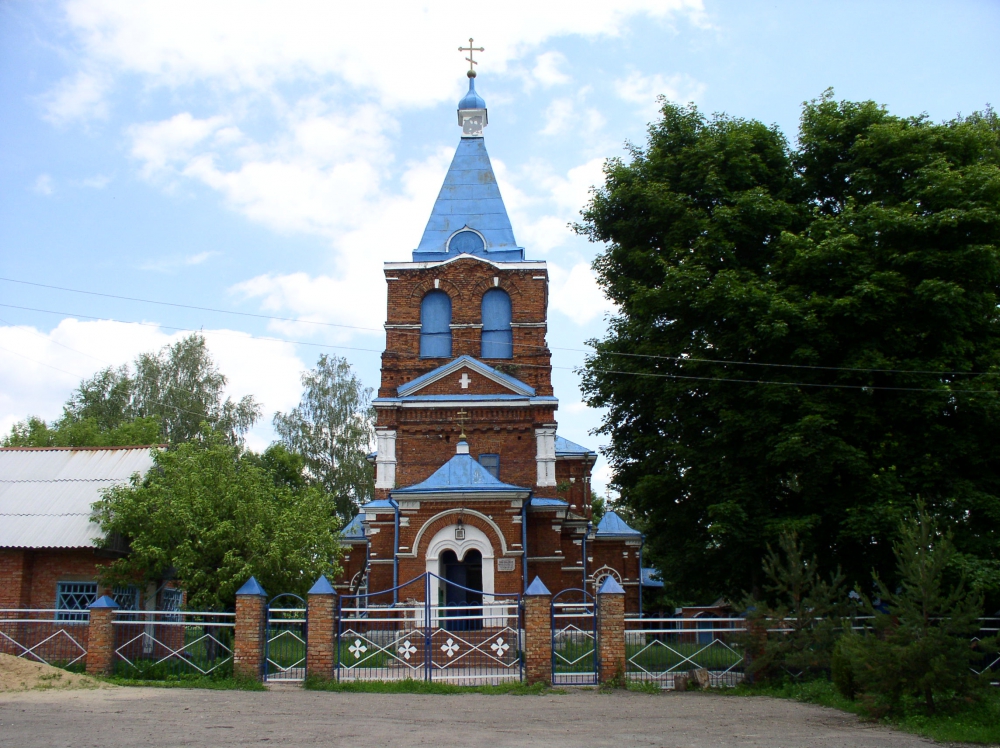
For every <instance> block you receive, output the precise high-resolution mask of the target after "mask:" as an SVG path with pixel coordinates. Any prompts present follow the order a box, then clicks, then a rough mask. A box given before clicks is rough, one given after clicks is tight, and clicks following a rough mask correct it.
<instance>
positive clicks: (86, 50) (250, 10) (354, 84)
mask: <svg viewBox="0 0 1000 748" xmlns="http://www.w3.org/2000/svg"><path fill="white" fill-rule="evenodd" d="M637 15H645V16H647V17H650V18H654V19H658V20H661V21H669V20H671V19H673V18H677V17H685V18H687V19H689V20H691V21H692V22H694V23H700V22H701V21H702V18H703V15H704V11H703V3H702V0H621V1H620V2H615V3H606V2H593V1H591V2H587V3H580V2H579V1H578V0H551V1H550V2H545V3H539V2H536V1H534V0H518V1H512V2H506V3H502V4H498V3H481V4H478V5H469V3H467V2H458V1H457V0H451V1H450V2H446V1H444V0H438V1H437V2H433V3H431V2H427V1H425V2H407V3H402V2H399V3H392V4H390V5H388V6H387V5H386V4H384V3H354V4H343V3H329V2H325V1H324V0H299V1H298V2H292V1H290V2H285V3H282V4H281V6H280V8H279V7H278V6H276V5H275V4H273V3H269V2H264V1H263V0H256V1H254V0H215V1H214V2H211V3H205V2H202V1H201V0H175V2H171V3H122V2H119V1H118V0H70V2H68V3H67V5H66V19H67V21H68V25H69V27H70V28H71V30H72V31H73V32H75V34H76V36H77V39H78V43H79V46H80V48H81V49H82V55H83V58H84V62H85V64H83V65H81V69H82V70H84V71H86V72H80V73H78V74H76V75H75V76H72V77H71V78H70V79H68V80H67V81H65V82H63V83H61V84H60V86H59V87H58V88H57V89H56V90H55V91H53V92H52V93H51V95H50V101H49V112H50V116H51V117H53V118H56V119H61V120H65V119H67V118H69V117H74V116H76V117H85V116H94V115H95V114H98V115H100V114H101V113H102V112H103V111H104V110H105V103H104V100H103V98H102V95H103V94H104V92H105V91H106V90H107V88H108V86H109V84H108V83H107V79H110V78H113V77H115V76H121V75H125V74H134V75H138V76H140V77H141V78H142V80H143V81H144V83H145V84H146V85H148V86H166V87H171V88H174V87H180V86H183V85H186V84H190V83H192V82H200V83H204V82H211V83H212V84H213V85H215V86H218V87H219V88H220V89H221V90H229V91H256V92H261V93H265V94H266V89H267V88H269V87H270V86H272V85H274V84H276V83H280V82H283V81H292V80H309V81H317V80H323V79H326V78H328V77H334V78H336V79H338V80H339V81H342V82H343V83H344V84H346V85H347V86H349V87H350V88H353V89H355V90H358V91H365V92H369V93H370V94H371V95H372V96H374V98H375V99H377V100H378V101H380V102H382V103H383V104H404V105H426V104H430V103H434V102H438V101H442V100H447V99H450V98H453V97H454V96H455V94H456V93H457V91H458V90H459V87H460V86H461V82H460V81H459V80H456V76H455V74H454V73H455V65H456V62H458V61H459V60H460V58H459V57H458V54H457V52H456V47H457V46H458V45H457V44H456V42H457V41H459V40H464V39H466V38H467V34H468V29H469V28H478V29H484V30H488V32H486V33H487V36H485V37H480V38H478V39H477V40H476V44H477V45H480V44H482V46H485V47H486V53H485V54H484V55H483V56H482V58H481V59H482V60H483V61H484V64H486V62H487V61H488V65H489V68H490V69H491V70H494V71H497V72H503V71H504V70H505V69H506V68H507V66H508V65H509V64H511V63H512V62H514V61H516V60H517V59H519V58H520V57H522V56H523V55H524V54H525V53H527V52H530V51H531V50H533V49H534V48H536V47H537V46H538V45H539V44H541V43H542V42H544V41H546V40H548V39H550V38H553V37H559V36H566V35H582V36H588V37H596V36H618V35H620V34H621V33H622V30H623V28H624V26H625V24H626V23H627V22H628V21H629V20H630V19H632V18H633V17H635V16H637ZM527 18H530V21H529V22H526V21H525V19H527ZM546 54H549V53H544V54H543V55H542V56H541V57H542V58H545V59H544V60H540V64H541V68H542V69H541V70H540V71H539V76H540V80H549V81H554V80H555V79H556V78H558V76H559V75H560V73H559V72H558V67H557V65H556V64H555V63H556V58H554V57H548V58H546V57H545V55H546ZM483 69H485V68H483ZM546 76H547V77H546Z"/></svg>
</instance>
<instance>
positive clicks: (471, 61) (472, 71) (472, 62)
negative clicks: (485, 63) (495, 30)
mask: <svg viewBox="0 0 1000 748" xmlns="http://www.w3.org/2000/svg"><path fill="white" fill-rule="evenodd" d="M458 51H459V52H468V53H469V56H468V57H466V58H465V59H466V60H467V61H468V63H469V77H470V78H475V77H476V71H475V69H474V68H473V67H472V66H473V65H478V64H479V62H477V61H476V60H474V59H472V58H473V55H472V53H473V52H485V51H486V48H485V47H473V46H472V37H471V36H470V37H469V46H468V47H459V48H458Z"/></svg>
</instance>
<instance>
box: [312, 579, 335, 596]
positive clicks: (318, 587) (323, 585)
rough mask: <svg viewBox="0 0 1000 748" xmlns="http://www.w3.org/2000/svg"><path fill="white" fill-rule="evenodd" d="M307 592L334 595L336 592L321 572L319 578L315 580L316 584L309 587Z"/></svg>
mask: <svg viewBox="0 0 1000 748" xmlns="http://www.w3.org/2000/svg"><path fill="white" fill-rule="evenodd" d="M308 594H310V595H336V594H337V593H336V592H335V591H334V589H333V585H332V584H330V580H329V579H327V578H326V574H321V575H320V577H319V579H317V580H316V584H314V585H313V586H312V587H310V588H309V592H308Z"/></svg>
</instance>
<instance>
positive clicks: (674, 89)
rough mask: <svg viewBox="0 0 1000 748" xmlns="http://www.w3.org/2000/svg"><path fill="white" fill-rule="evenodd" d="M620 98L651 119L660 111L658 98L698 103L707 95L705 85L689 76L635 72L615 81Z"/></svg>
mask: <svg viewBox="0 0 1000 748" xmlns="http://www.w3.org/2000/svg"><path fill="white" fill-rule="evenodd" d="M615 86H616V88H617V91H618V96H619V97H620V98H621V99H623V100H624V101H627V102H629V103H630V104H635V105H636V106H638V107H639V108H640V109H641V110H642V111H643V112H645V113H646V115H647V116H649V117H650V118H652V117H654V116H655V115H656V112H657V111H659V105H658V104H657V101H656V97H657V96H661V95H662V96H666V97H667V99H669V100H670V101H674V102H681V103H687V102H689V101H697V100H698V99H700V98H701V97H702V96H703V95H704V93H705V84H704V83H701V82H699V81H697V80H695V79H694V78H692V77H691V76H689V75H686V74H683V73H676V74H674V75H667V76H664V75H661V74H660V73H656V74H655V75H643V74H642V73H639V72H638V71H634V72H632V73H631V74H629V76H628V77H627V78H622V79H620V80H617V81H615Z"/></svg>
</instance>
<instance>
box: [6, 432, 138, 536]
mask: <svg viewBox="0 0 1000 748" xmlns="http://www.w3.org/2000/svg"><path fill="white" fill-rule="evenodd" d="M152 465H153V457H152V451H151V448H149V447H131V448H110V449H16V448H15V449H0V548H3V547H6V548H90V547H93V544H94V540H95V539H96V538H99V537H101V532H100V528H99V527H98V525H97V524H95V523H93V522H91V521H90V515H91V504H93V503H94V502H95V501H97V500H98V499H99V498H100V497H101V490H102V489H104V488H106V487H108V486H112V485H115V484H116V483H124V482H126V481H128V479H129V478H131V477H132V475H133V474H135V473H139V474H140V475H145V473H146V471H148V470H149V468H150V467H152Z"/></svg>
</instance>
